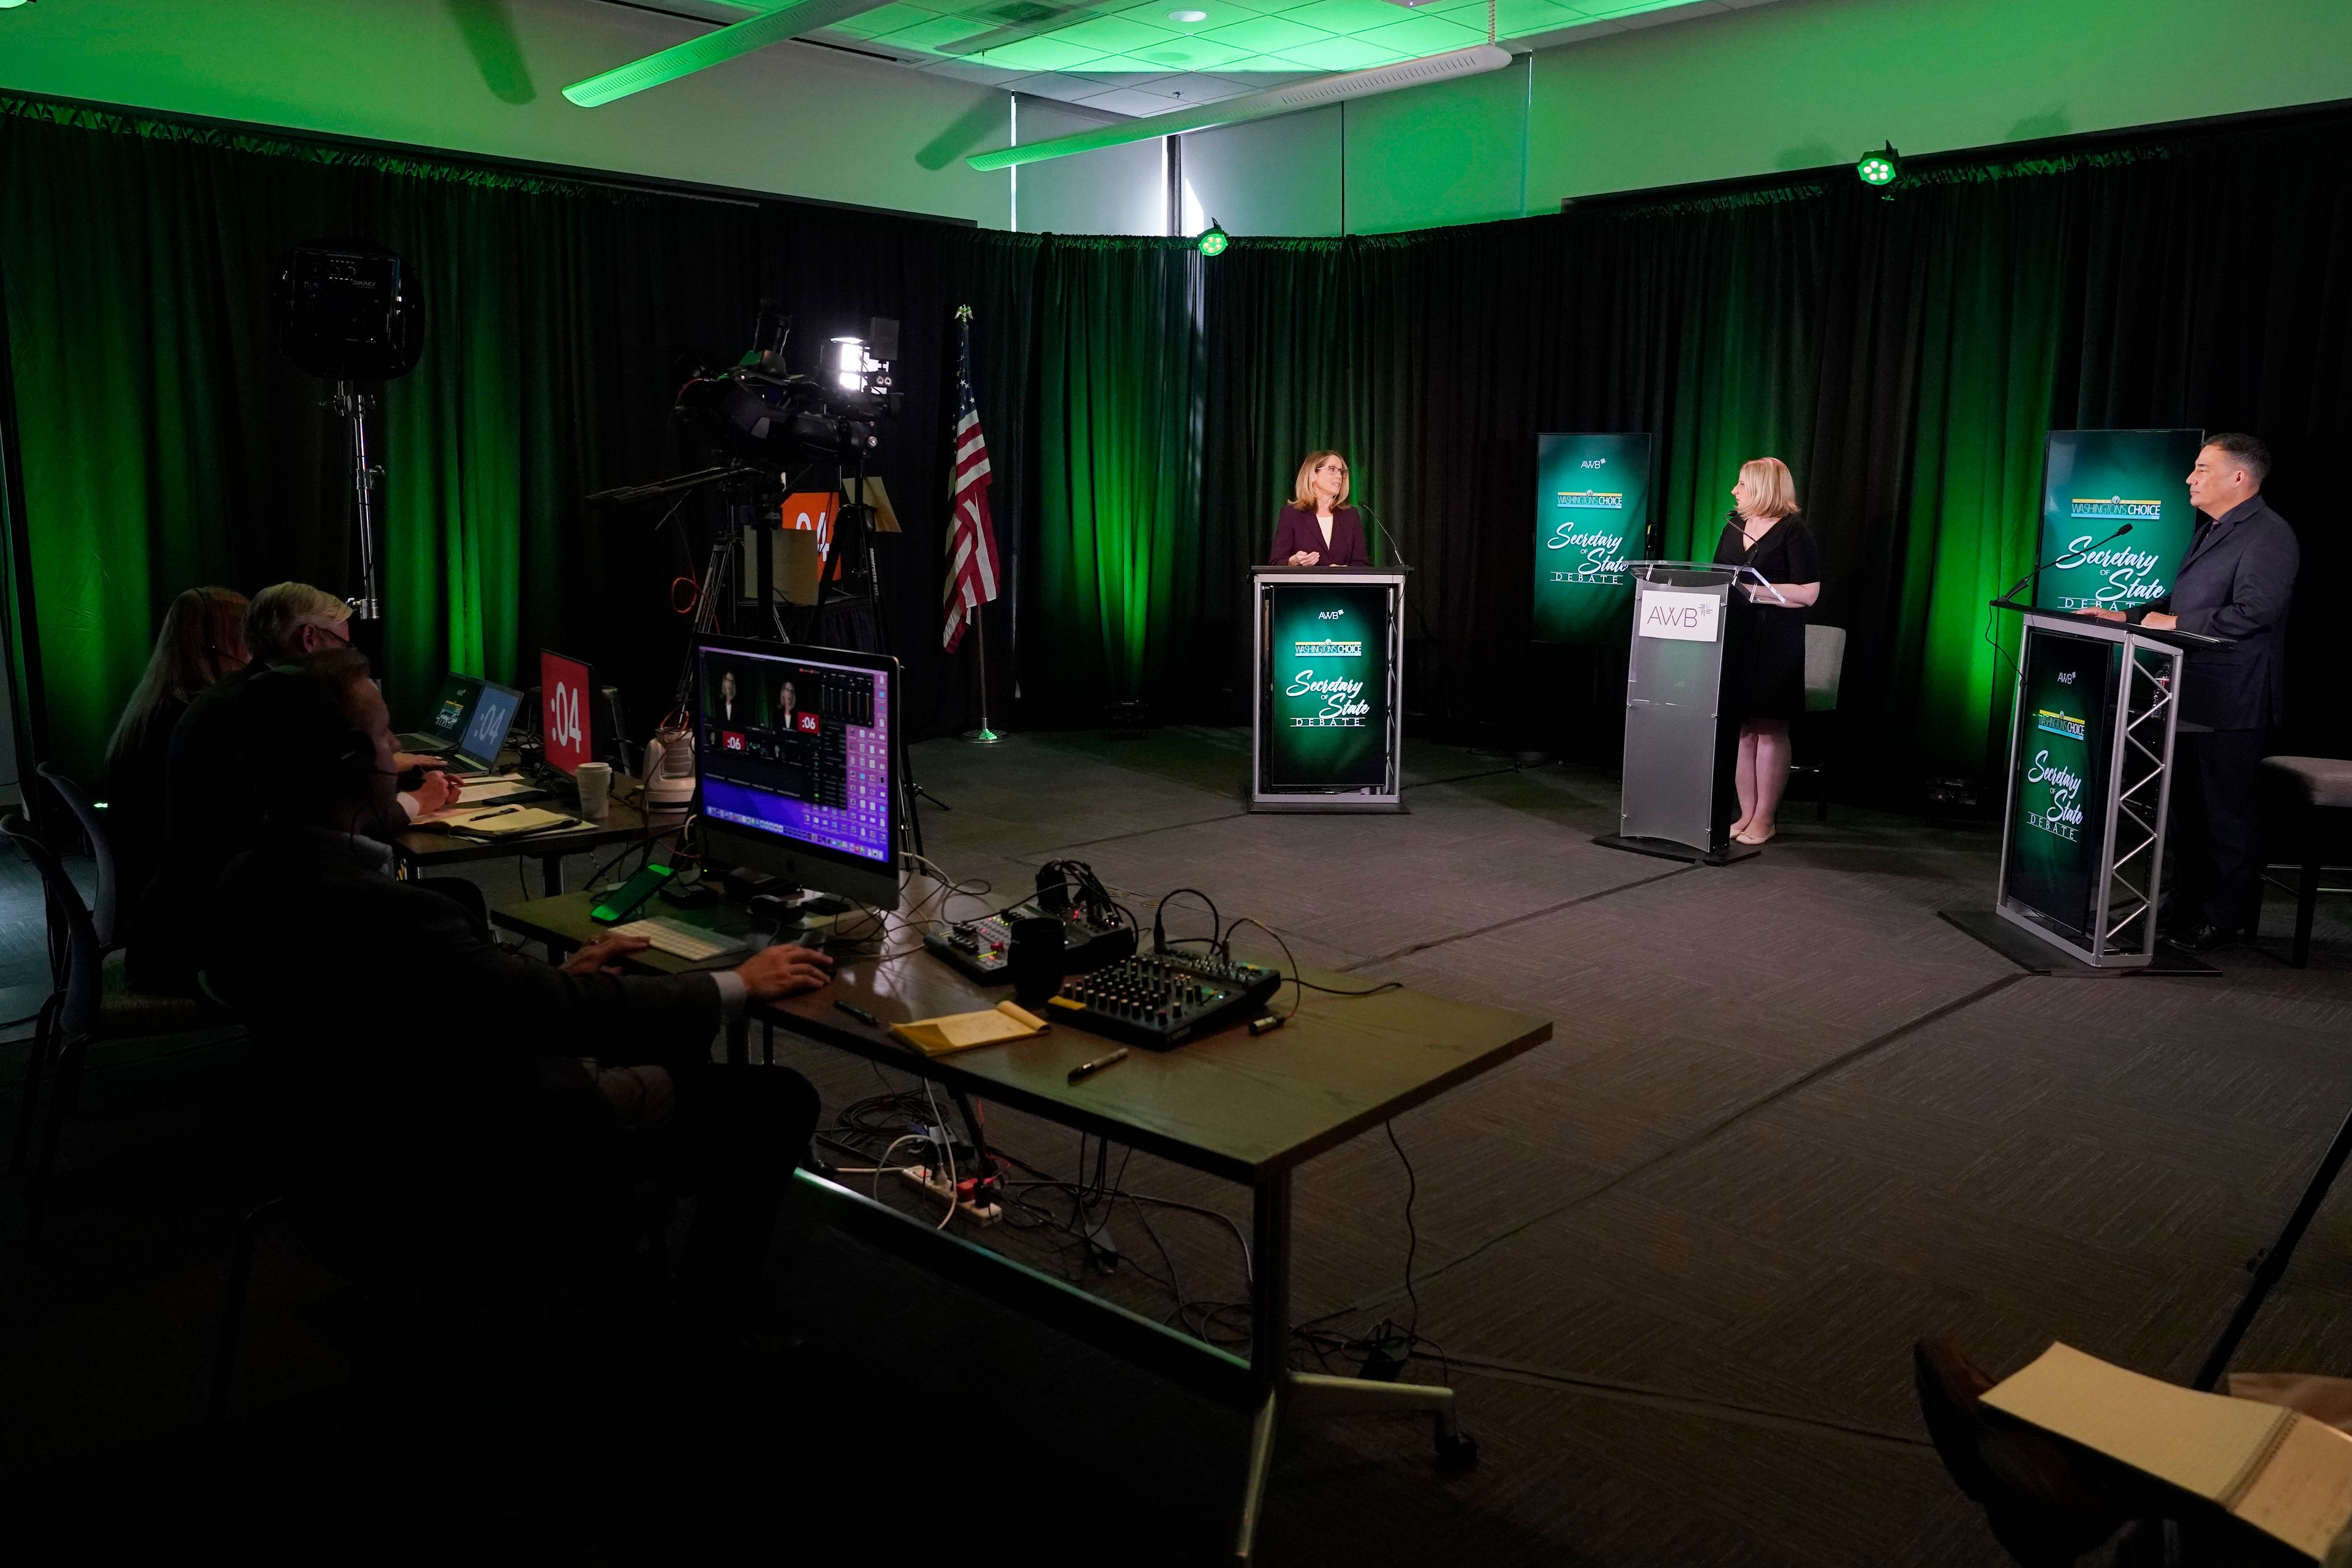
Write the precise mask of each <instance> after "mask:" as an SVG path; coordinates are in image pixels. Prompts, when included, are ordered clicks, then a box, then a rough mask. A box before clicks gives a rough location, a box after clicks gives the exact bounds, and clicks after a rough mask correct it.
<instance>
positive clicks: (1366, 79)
mask: <svg viewBox="0 0 2352 1568" xmlns="http://www.w3.org/2000/svg"><path fill="white" fill-rule="evenodd" d="M736 25H737V26H742V24H741V23H738V24H736ZM1510 63H1511V51H1510V50H1508V49H1506V48H1503V47H1500V46H1499V45H1496V44H1473V45H1471V46H1470V47H1468V48H1465V49H1448V50H1447V51H1446V52H1445V53H1444V54H1442V55H1430V56H1427V57H1425V58H1422V59H1417V60H1402V61H1399V62H1398V63H1397V64H1395V65H1392V66H1374V67H1373V68H1371V69H1370V70H1360V71H1344V72H1342V73H1340V74H1339V75H1338V76H1326V77H1318V78H1316V79H1314V80H1313V81H1300V82H1293V83H1291V84H1290V85H1289V86H1288V87H1273V88H1268V89H1265V91H1264V92H1249V93H1244V94H1243V95H1242V96H1241V97H1239V98H1228V99H1224V100H1221V101H1219V102H1216V103H1212V104H1205V105H1203V106H1202V107H1201V108H1199V109H1187V110H1179V111H1177V112H1176V113H1173V114H1151V115H1146V116H1144V117H1143V118H1142V119H1140V120H1123V121H1119V122H1118V124H1116V125H1106V126H1103V127H1102V128H1101V129H1100V130H1097V131H1080V132H1074V133H1073V134H1071V135H1068V136H1055V137H1051V138H1048V139H1047V140H1045V141H1043V142H1026V143H1024V144H1023V145H1021V146H1018V147H1004V148H1000V149H998V150H997V151H995V152H993V153H973V154H972V155H971V157H969V158H966V159H965V160H964V162H965V163H969V164H970V165H971V167H973V168H975V169H1011V168H1015V167H1017V166H1019V165H1020V164H1023V163H1040V162H1043V161H1044V160H1045V159H1047V158H1066V157H1068V156H1069V155H1070V154H1071V153H1092V152H1094V151H1096V150H1097V149H1098V148H1103V147H1123V146H1125V145H1126V144H1127V143H1128V142H1149V141H1150V140H1152V139H1153V138H1155V137H1160V136H1181V135H1183V134H1184V133H1185V132H1188V131H1206V130H1209V129H1211V128H1212V127H1213V126H1218V125H1238V124H1240V123H1241V122H1242V121H1246V120H1270V119H1272V118H1274V117H1275V116H1276V115H1278V114H1296V113H1297V112H1298V111H1299V110H1302V109H1320V108H1322V107H1323V106H1324V105H1326V104H1330V103H1344V102H1346V101H1348V100H1349V99H1357V98H1371V97H1373V96H1375V95H1377V94H1380V93H1383V92H1394V91H1396V90H1397V89H1400V88H1407V87H1420V86H1422V85H1423V84H1424V83H1426V82H1433V81H1445V80H1448V79H1452V78H1454V77H1460V76H1477V75H1480V74H1482V73H1484V72H1486V71H1491V70H1500V69H1502V68H1504V67H1505V66H1507V65H1509V64H1510Z"/></svg>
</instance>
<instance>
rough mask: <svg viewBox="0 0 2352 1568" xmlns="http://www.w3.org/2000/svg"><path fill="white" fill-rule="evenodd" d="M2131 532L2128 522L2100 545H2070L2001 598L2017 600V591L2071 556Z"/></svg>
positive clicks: (2112, 541) (2101, 541) (2037, 567)
mask: <svg viewBox="0 0 2352 1568" xmlns="http://www.w3.org/2000/svg"><path fill="white" fill-rule="evenodd" d="M2130 531H2132V525H2131V524H2130V523H2128V522H2127V523H2126V524H2124V525H2123V526H2122V527H2121V528H2119V529H2117V530H2116V531H2114V532H2113V533H2110V534H2109V535H2107V536H2106V537H2105V539H2102V540H2100V541H2099V542H2098V543H2096V544H2085V545H2084V546H2082V547H2081V548H2080V549H2077V548H2075V547H2074V545H2071V544H2070V545H2068V546H2067V547H2066V548H2065V549H2063V550H2062V551H2060V552H2058V553H2057V554H2055V555H2053V556H2052V557H2051V558H2050V559H2049V560H2047V561H2044V562H2043V563H2042V564H2041V565H2039V566H2036V567H2035V568H2034V569H2033V570H2032V571H2031V572H2028V573H2027V574H2025V575H2024V576H2022V577H2020V578H2019V579H2018V580H2017V581H2016V582H2014V583H2012V584H2010V585H2009V592H2008V593H2006V594H2003V595H2001V598H2003V599H2014V598H2016V597H2017V591H2018V590H2019V589H2020V588H2022V587H2024V586H2025V585H2026V584H2028V583H2031V582H2032V581H2033V579H2035V578H2036V577H2039V576H2040V575H2042V574H2043V573H2044V572H2047V571H2049V570H2050V568H2052V567H2053V566H2055V565H2057V564H2058V563H2060V562H2061V561H2063V560H2065V559H2066V557H2068V556H2069V555H2080V554H2083V553H2085V552H2089V551H2093V550H2096V549H2097V548H2099V545H2101V544H2113V543H2114V542H2116V540H2118V539H2121V538H2122V537H2123V536H2124V535H2125V534H2126V533H2129V532H2130Z"/></svg>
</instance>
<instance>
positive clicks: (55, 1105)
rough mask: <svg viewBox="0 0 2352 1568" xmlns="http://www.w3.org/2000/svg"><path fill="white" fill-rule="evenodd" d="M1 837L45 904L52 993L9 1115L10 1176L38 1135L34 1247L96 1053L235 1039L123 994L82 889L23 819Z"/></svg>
mask: <svg viewBox="0 0 2352 1568" xmlns="http://www.w3.org/2000/svg"><path fill="white" fill-rule="evenodd" d="M0 833H5V834H6V835H7V837H8V838H9V839H10V841H11V842H13V843H14V844H15V845H16V848H17V851H18V852H19V853H20V854H22V855H23V856H24V857H25V858H26V860H28V861H30V862H31V863H32V865H33V867H34V868H35V869H36V870H37V871H38V872H40V874H41V887H42V890H43V892H44V893H45V894H46V895H47V904H48V911H49V929H50V942H49V947H50V953H51V966H50V975H49V982H50V987H51V989H50V992H49V997H48V1000H47V1001H46V1002H44V1003H42V1004H41V1010H40V1013H39V1014H38V1016H37V1019H36V1022H35V1026H34V1031H33V1048H32V1052H31V1054H30V1055H29V1056H28V1057H27V1058H26V1063H25V1081H24V1087H23V1089H22V1090H21V1095H22V1098H21V1099H20V1100H19V1101H18V1104H17V1108H16V1148H15V1152H14V1153H13V1155H12V1163H13V1164H14V1166H15V1168H16V1170H17V1171H19V1172H22V1171H24V1170H25V1169H26V1152H27V1150H28V1148H29V1146H30V1144H31V1142H32V1137H33V1129H34V1127H35V1125H36V1123H38V1124H39V1125H40V1127H41V1136H40V1151H39V1154H38V1157H37V1160H36V1161H35V1162H34V1164H33V1169H32V1178H31V1179H32V1199H31V1202H30V1203H29V1204H28V1205H26V1221H25V1237H26V1241H27V1243H30V1242H34V1241H37V1240H38V1239H39V1238H40V1234H41V1226H42V1222H43V1221H44V1220H45V1219H46V1218H47V1213H48V1199H49V1189H50V1187H51V1185H52V1184H53V1182H54V1180H55V1177H56V1173H57V1160H58V1135H59V1132H60V1131H61V1129H62V1127H63V1124H64V1121H65V1117H66V1112H67V1110H68V1109H69V1108H70V1107H71V1106H72V1105H73V1104H74V1103H75V1100H76V1099H77V1097H78V1093H79V1085H80V1081H81V1075H82V1070H83V1068H84V1067H85V1065H86V1064H87V1063H88V1061H89V1052H90V1049H91V1047H93V1046H96V1045H99V1044H101V1043H103V1042H107V1041H116V1040H127V1039H139V1040H146V1041H153V1042H159V1043H160V1042H163V1041H165V1040H167V1039H169V1038H172V1037H177V1039H178V1043H185V1044H188V1045H196V1044H200V1043H216V1042H219V1041H222V1040H226V1039H229V1038H233V1037H235V1036H236V1035H237V1034H238V1033H239V1032H240V1031H239V1030H238V1029H237V1028H236V1026H235V1025H233V1024H231V1023H228V1022H227V1021H226V1020H223V1019H220V1018H218V1017H217V1016H215V1015H212V1014H211V1013H209V1011H208V1010H207V1009H206V1008H205V1005H204V1004H203V1003H202V1002H201V1001H199V1000H198V999H196V998H194V997H188V996H150V995H144V994H140V993H138V992H134V991H131V989H129V988H128V987H127V986H126V985H125V984H123V978H122V967H121V965H120V964H109V963H107V962H106V952H105V948H104V945H103V944H102V943H101V942H100V940H99V935H98V927H97V925H96V923H95V922H94V921H92V920H91V918H90V912H89V906H88V905H86V904H84V903H83V902H82V899H81V889H79V888H77V887H76V886H74V882H73V879H72V878H70V877H68V876H67V875H66V870H65V866H64V864H63V863H62V862H61V861H59V859H58V856H57V854H56V852H55V851H54V850H53V849H51V848H50V847H49V845H48V843H47V840H46V839H44V838H43V837H41V835H39V834H38V833H36V832H35V831H34V830H33V828H32V826H31V825H30V824H28V823H27V822H26V820H25V817H24V814H23V813H21V812H13V811H12V812H10V813H8V814H7V815H6V816H0ZM45 1079H46V1080H48V1099H49V1103H48V1110H47V1117H46V1118H43V1117H42V1116H41V1114H40V1110H39V1107H40V1100H41V1094H42V1090H43V1086H44V1080H45Z"/></svg>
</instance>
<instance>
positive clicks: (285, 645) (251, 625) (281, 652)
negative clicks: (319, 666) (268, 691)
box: [245, 583, 352, 664]
mask: <svg viewBox="0 0 2352 1568" xmlns="http://www.w3.org/2000/svg"><path fill="white" fill-rule="evenodd" d="M351 618H352V607H351V606H350V605H346V604H344V603H343V602H342V601H341V599H338V598H336V597H335V596H334V595H332V594H330V593H328V592H327V591H326V590H325V589H324V588H313V587H312V586H310V584H308V583H272V584H270V585H269V586H268V587H267V588H264V589H263V590H262V591H261V592H260V593H258V594H256V595H254V596H253V603H252V604H250V605H247V606H246V611H245V647H246V651H247V653H250V654H251V655H253V657H254V658H257V659H261V660H263V661H265V662H267V663H269V664H278V663H282V662H283V661H285V660H287V659H289V658H293V657H295V656H296V655H297V654H299V653H300V652H301V651H302V650H301V649H300V648H299V647H296V646H295V644H294V639H295V637H297V636H298V635H299V634H300V632H301V630H302V628H303V627H304V626H335V625H338V624H340V623H341V622H343V621H347V620H350V619H351Z"/></svg>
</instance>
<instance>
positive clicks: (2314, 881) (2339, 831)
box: [2246, 757, 2352, 969]
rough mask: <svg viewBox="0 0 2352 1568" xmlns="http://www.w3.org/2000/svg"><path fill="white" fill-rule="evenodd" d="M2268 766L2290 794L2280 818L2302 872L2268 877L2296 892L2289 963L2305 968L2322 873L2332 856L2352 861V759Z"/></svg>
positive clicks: (2271, 777)
mask: <svg viewBox="0 0 2352 1568" xmlns="http://www.w3.org/2000/svg"><path fill="white" fill-rule="evenodd" d="M2263 775H2264V779H2265V782H2266V783H2267V784H2269V786H2270V788H2271V791H2272V793H2273V795H2284V796H2285V797H2286V805H2287V809H2286V810H2285V811H2284V813H2278V814H2275V815H2274V820H2275V821H2277V826H2278V828H2279V829H2280V830H2283V831H2284V835H2285V847H2286V848H2287V851H2288V853H2289V854H2290V855H2291V856H2292V857H2293V859H2292V861H2291V862H2290V864H2291V865H2293V866H2294V868H2295V869H2296V873H2297V875H2296V878H2295V880H2294V884H2293V885H2292V886H2289V885H2288V884H2287V883H2284V882H2280V881H2278V880H2277V879H2275V878H2272V877H2269V876H2268V875H2267V871H2266V872H2265V878H2264V879H2265V880H2268V881H2271V882H2273V884H2274V885H2275V886H2278V887H2280V888H2284V889H2286V890H2287V891H2289V892H2292V893H2293V894H2294V949H2293V951H2292V952H2291V953H2290V955H2289V956H2288V959H2287V962H2288V963H2292V964H2293V965H2294V967H2295V968H2297V969H2301V968H2302V967H2303V966H2304V965H2305V964H2306V963H2309V962H2310V961H2311V923H2312V920H2313V917H2314V916H2315V914H2316V913H2317V910H2318V904H2319V895H2320V892H2321V891H2322V889H2321V887H2320V879H2321V875H2322V873H2323V872H2325V871H2326V868H2327V866H2328V864H2329V862H2331V861H2332V862H2334V863H2335V864H2336V866H2339V867H2341V866H2344V865H2347V864H2352V760H2347V759H2346V758H2343V757H2264V758H2263ZM2273 804H2274V805H2275V804H2277V803H2276V802H2275V801H2273ZM2279 818H2283V819H2284V820H2278V819H2279ZM2338 890H2340V889H2338ZM2256 920H2257V921H2259V920H2260V910H2259V906H2258V907H2257V911H2256ZM2246 934H2247V936H2249V937H2252V936H2253V935H2254V934H2255V933H2254V932H2253V931H2248V932H2247V933H2246Z"/></svg>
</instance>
